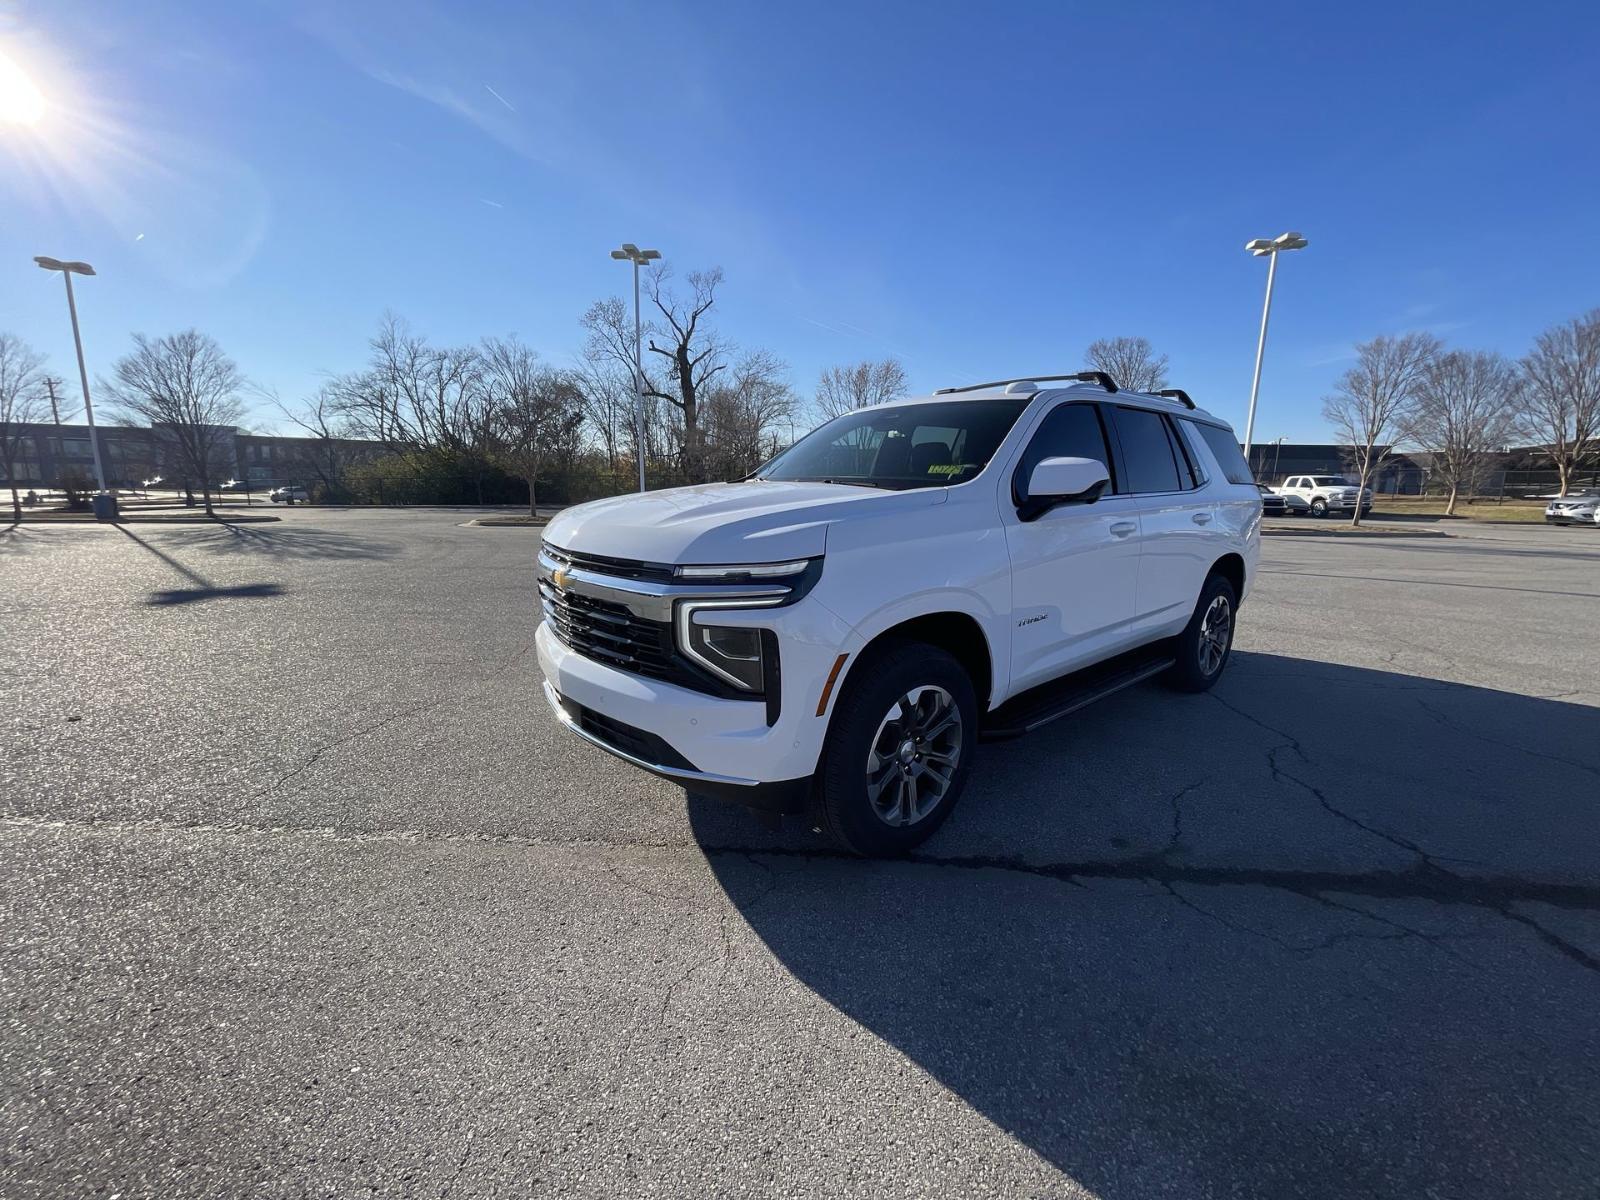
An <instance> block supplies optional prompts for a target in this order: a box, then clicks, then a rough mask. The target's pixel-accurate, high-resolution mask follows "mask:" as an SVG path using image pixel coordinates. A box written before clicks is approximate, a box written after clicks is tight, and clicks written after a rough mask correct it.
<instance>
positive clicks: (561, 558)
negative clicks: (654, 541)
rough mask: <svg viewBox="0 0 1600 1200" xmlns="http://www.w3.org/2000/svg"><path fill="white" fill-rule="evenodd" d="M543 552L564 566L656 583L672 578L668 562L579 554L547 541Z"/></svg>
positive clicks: (670, 580)
mask: <svg viewBox="0 0 1600 1200" xmlns="http://www.w3.org/2000/svg"><path fill="white" fill-rule="evenodd" d="M544 552H545V554H546V555H547V556H548V557H550V558H552V559H554V560H555V561H556V562H558V563H561V564H563V565H566V566H573V567H582V568H584V569H585V570H589V571H595V572H598V573H599V574H601V575H616V576H619V577H620V578H622V579H651V580H654V581H656V582H657V583H671V582H672V581H673V579H674V575H673V573H672V565H671V564H670V563H652V562H641V561H640V560H638V559H633V558H606V557H605V556H604V555H600V554H581V553H577V552H575V551H572V550H562V549H560V548H559V547H557V546H552V545H550V544H549V543H548V542H547V543H545V547H544Z"/></svg>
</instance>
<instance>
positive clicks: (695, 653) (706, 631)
mask: <svg viewBox="0 0 1600 1200" xmlns="http://www.w3.org/2000/svg"><path fill="white" fill-rule="evenodd" d="M782 601H783V597H781V596H775V597H773V598H772V599H770V600H768V599H758V598H755V597H746V598H744V599H740V600H680V601H678V613H677V618H678V619H677V635H678V649H679V650H680V651H682V652H683V653H684V654H685V655H687V656H688V657H689V658H691V659H693V660H694V661H695V662H697V663H699V664H700V665H701V666H702V667H704V668H705V669H706V670H708V671H710V672H711V673H712V674H713V675H715V676H716V677H717V678H718V679H721V680H723V681H724V682H726V683H730V684H732V685H733V686H734V687H736V688H738V689H739V690H740V691H745V692H754V693H756V694H757V695H759V694H760V693H761V692H762V691H763V690H765V687H766V682H767V677H768V671H769V667H771V668H774V669H775V668H776V665H777V664H776V662H774V663H771V664H769V663H768V662H767V661H766V659H767V655H768V653H769V651H770V652H771V653H772V654H774V655H776V652H777V646H776V640H775V639H771V638H764V637H763V636H762V634H763V632H764V631H763V630H761V629H756V628H752V627H751V626H747V625H716V624H702V623H701V622H698V621H696V620H695V614H696V613H704V612H706V611H707V610H714V609H718V608H728V609H733V608H771V607H772V606H773V605H775V604H780V603H782Z"/></svg>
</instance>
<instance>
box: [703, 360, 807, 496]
mask: <svg viewBox="0 0 1600 1200" xmlns="http://www.w3.org/2000/svg"><path fill="white" fill-rule="evenodd" d="M788 370H789V368H788V366H787V365H786V364H785V363H783V362H782V361H781V360H779V359H778V357H777V356H776V355H774V354H771V353H769V352H768V351H766V350H752V351H750V352H748V353H746V354H742V355H740V356H739V357H738V358H737V359H734V360H733V362H732V363H731V365H730V367H729V370H728V373H727V374H726V375H723V376H721V377H719V378H718V380H717V382H716V383H714V384H712V385H711V386H710V387H709V388H707V389H706V391H705V392H704V393H703V394H702V396H701V404H702V416H703V418H704V433H705V441H706V445H705V453H706V465H707V468H708V471H709V473H710V474H711V475H712V476H714V477H716V478H718V479H738V478H740V477H742V476H744V475H748V474H749V473H750V472H751V471H753V470H754V469H755V468H756V467H758V466H759V465H761V463H763V462H765V461H766V460H767V459H769V458H771V457H772V456H773V455H774V454H776V453H777V452H778V451H779V450H780V449H782V444H783V442H784V441H785V440H787V439H786V437H785V435H786V433H787V432H788V431H789V429H790V428H792V422H793V418H794V415H795V410H796V408H797V402H796V398H795V394H794V392H793V390H792V389H791V388H790V387H789V384H788V382H787V381H786V379H785V376H786V375H787V374H788Z"/></svg>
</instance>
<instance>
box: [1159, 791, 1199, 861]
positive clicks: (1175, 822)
mask: <svg viewBox="0 0 1600 1200" xmlns="http://www.w3.org/2000/svg"><path fill="white" fill-rule="evenodd" d="M1204 784H1205V780H1203V779H1197V780H1196V781H1195V782H1193V783H1189V784H1185V785H1184V786H1183V787H1182V788H1181V789H1180V790H1179V791H1178V792H1177V793H1175V794H1174V795H1173V796H1172V797H1171V798H1170V799H1169V800H1168V801H1167V803H1168V804H1169V805H1170V806H1171V807H1172V836H1171V837H1169V838H1168V839H1167V848H1166V850H1165V851H1164V852H1163V853H1166V854H1175V853H1176V852H1177V850H1178V841H1179V839H1180V838H1182V837H1183V798H1184V797H1185V796H1187V795H1188V794H1189V793H1190V792H1196V791H1199V790H1200V788H1201V787H1202V786H1204Z"/></svg>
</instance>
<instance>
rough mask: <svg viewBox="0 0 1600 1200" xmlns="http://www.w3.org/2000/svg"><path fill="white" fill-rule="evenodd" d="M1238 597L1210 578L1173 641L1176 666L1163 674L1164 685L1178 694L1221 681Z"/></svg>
mask: <svg viewBox="0 0 1600 1200" xmlns="http://www.w3.org/2000/svg"><path fill="white" fill-rule="evenodd" d="M1238 607H1239V597H1238V596H1237V595H1236V594H1235V593H1234V590H1233V584H1231V583H1229V582H1228V581H1227V579H1225V578H1223V576H1221V575H1213V576H1211V577H1210V578H1209V579H1207V580H1206V584H1205V587H1203V588H1201V589H1200V601H1199V603H1197V604H1196V605H1195V606H1194V616H1192V617H1190V618H1189V624H1188V625H1186V626H1184V630H1183V632H1182V633H1180V634H1179V635H1178V638H1177V645H1176V651H1177V662H1175V663H1174V664H1173V665H1172V669H1171V670H1170V671H1168V672H1167V681H1168V682H1169V683H1171V684H1172V686H1173V687H1175V688H1177V689H1178V690H1179V691H1182V692H1203V691H1205V690H1206V689H1207V688H1209V687H1210V686H1211V685H1212V684H1214V683H1216V681H1217V680H1218V679H1220V678H1221V677H1222V668H1223V667H1225V666H1227V665H1228V654H1229V652H1230V651H1232V649H1233V623H1234V614H1235V613H1236V612H1237V611H1238Z"/></svg>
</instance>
